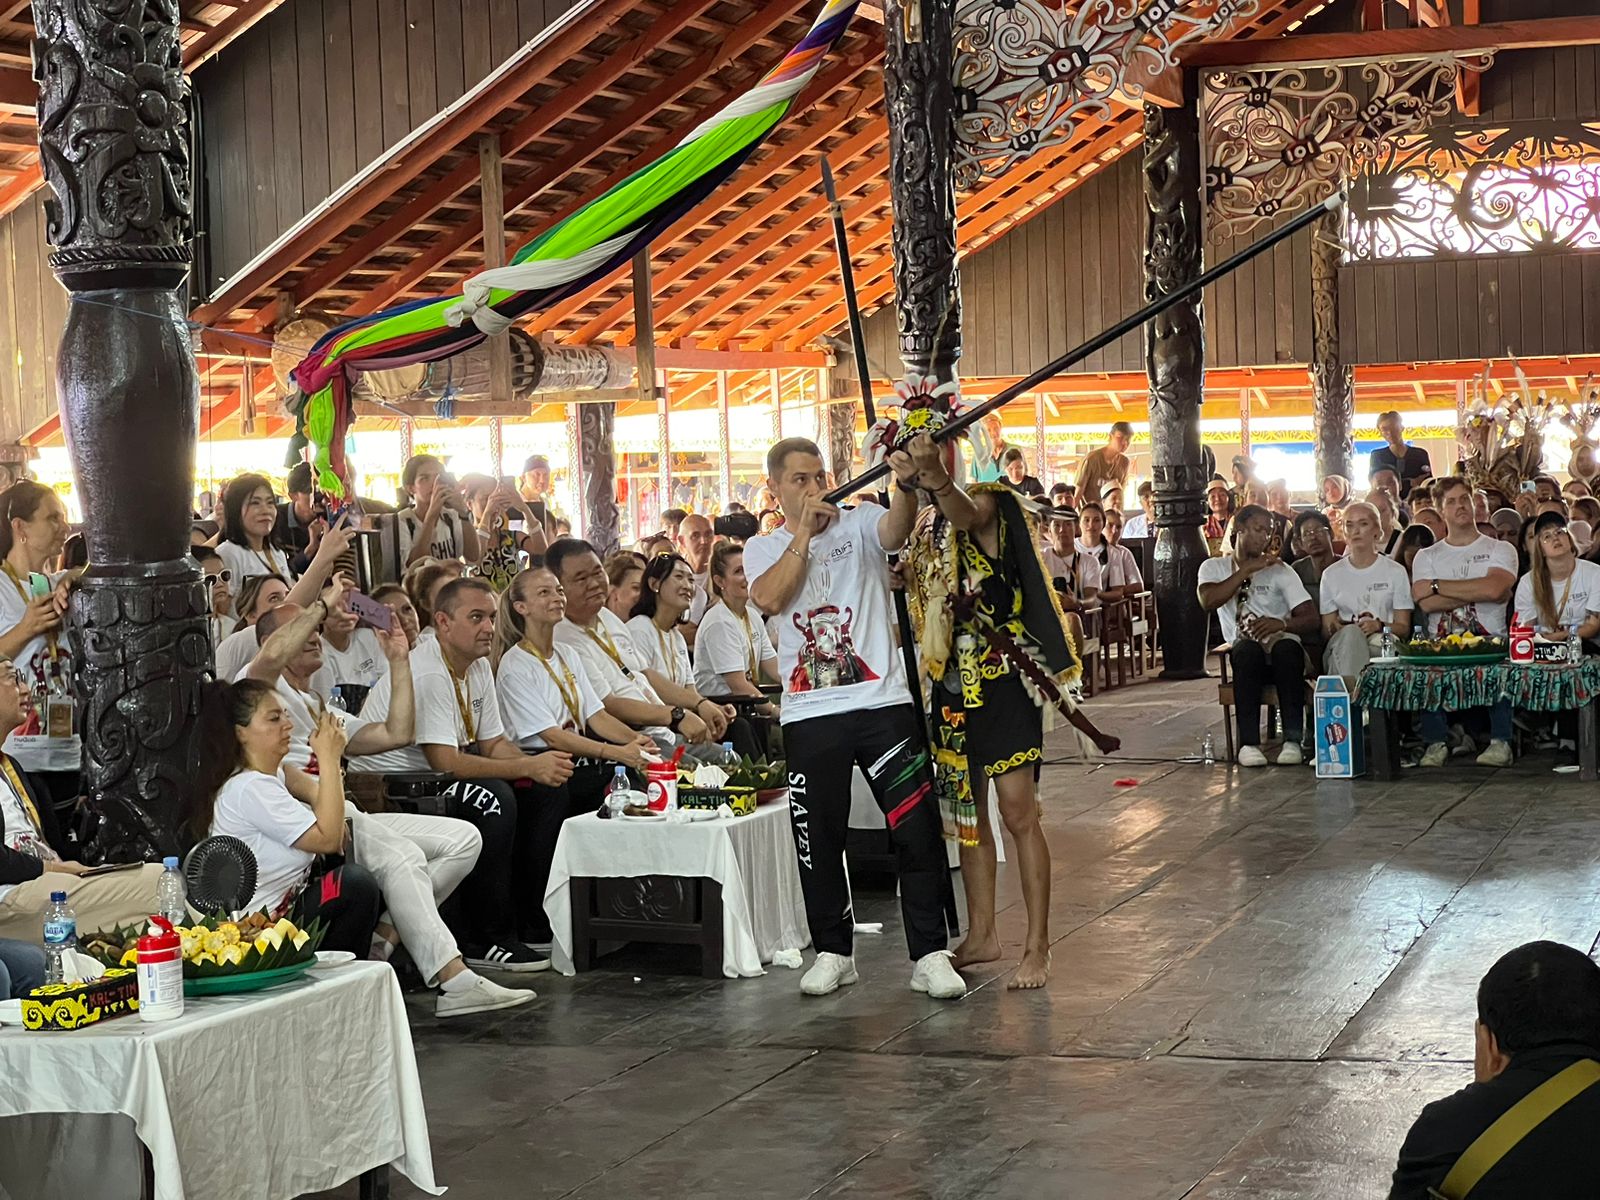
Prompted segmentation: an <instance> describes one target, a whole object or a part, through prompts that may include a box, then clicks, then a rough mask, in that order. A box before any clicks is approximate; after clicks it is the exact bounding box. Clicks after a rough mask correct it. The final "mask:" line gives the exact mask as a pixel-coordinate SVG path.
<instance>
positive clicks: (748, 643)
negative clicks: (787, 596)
mask: <svg viewBox="0 0 1600 1200" xmlns="http://www.w3.org/2000/svg"><path fill="white" fill-rule="evenodd" d="M745 622H748V624H746V623H745ZM752 650H753V651H754V653H753V654H752ZM777 657H778V652H777V651H776V650H774V649H773V647H772V640H771V639H770V638H769V637H767V626H766V623H765V622H764V621H762V619H761V614H760V613H758V612H757V611H756V610H755V609H754V608H753V607H750V606H748V605H747V606H746V608H745V610H744V621H740V619H739V618H738V617H736V616H735V615H734V614H733V611H732V610H731V609H729V607H728V606H727V605H726V604H718V605H715V606H713V607H712V608H711V610H710V611H709V612H707V613H706V619H705V620H704V621H701V622H700V632H699V633H697V634H695V636H694V690H695V691H697V692H699V693H700V694H701V695H702V696H712V697H715V696H726V695H727V694H728V681H727V680H725V679H723V676H724V675H726V674H727V673H728V672H730V671H737V672H738V673H739V674H741V675H749V674H750V673H751V669H750V668H751V660H752V658H753V659H754V661H755V672H756V678H755V679H754V680H753V681H752V682H760V670H761V664H762V663H764V662H766V661H767V660H768V659H773V658H777Z"/></svg>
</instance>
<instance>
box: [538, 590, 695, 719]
mask: <svg viewBox="0 0 1600 1200" xmlns="http://www.w3.org/2000/svg"><path fill="white" fill-rule="evenodd" d="M555 643H556V645H557V646H559V647H561V649H563V650H566V651H569V652H570V654H569V659H568V661H570V662H573V663H575V664H582V666H583V669H584V674H586V675H587V676H588V677H589V682H590V684H591V685H592V686H593V687H594V691H595V695H597V696H599V697H600V699H601V702H602V703H603V702H604V701H605V698H606V697H607V696H620V697H621V698H622V699H624V700H639V701H642V702H643V703H645V704H660V703H661V702H662V701H661V697H660V696H658V695H656V690H655V688H653V687H652V686H651V685H650V681H649V680H648V679H646V678H645V676H644V666H645V664H644V660H642V659H641V658H640V657H639V651H638V649H637V648H636V647H635V646H634V644H633V636H632V635H631V634H630V633H629V632H628V627H627V626H626V625H624V624H623V623H622V618H621V617H619V616H617V614H616V613H614V612H612V611H611V610H610V609H609V608H602V609H601V610H600V615H599V616H598V617H596V618H595V621H594V624H593V625H592V626H591V627H590V628H589V629H587V630H586V629H584V628H583V627H582V626H580V625H578V624H576V623H575V622H574V621H573V620H572V619H571V618H570V617H569V618H568V619H567V620H565V621H562V622H561V624H559V625H557V626H556V633H555ZM612 653H615V654H616V658H612V656H611V654H612ZM618 660H620V662H619V661H618ZM645 732H646V733H648V734H650V735H651V736H655V735H657V734H667V735H670V734H671V732H672V731H671V730H669V729H666V728H665V727H663V726H659V725H653V726H649V727H647V728H646V729H645Z"/></svg>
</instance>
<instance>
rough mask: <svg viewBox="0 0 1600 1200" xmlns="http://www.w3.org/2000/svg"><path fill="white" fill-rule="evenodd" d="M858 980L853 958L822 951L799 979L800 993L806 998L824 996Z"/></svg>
mask: <svg viewBox="0 0 1600 1200" xmlns="http://www.w3.org/2000/svg"><path fill="white" fill-rule="evenodd" d="M860 978H861V976H859V975H857V974H856V960H855V959H854V958H846V957H845V956H844V955H843V954H830V953H829V952H828V951H826V950H824V951H822V952H821V953H820V954H818V955H817V961H816V962H814V963H812V964H811V969H810V970H809V971H807V972H806V973H805V974H804V975H802V976H801V977H800V991H801V992H802V993H803V994H804V995H807V996H826V995H827V994H828V993H829V992H836V991H838V990H839V989H840V988H841V987H848V986H849V985H850V984H852V983H855V982H856V981H857V980H858V979H860Z"/></svg>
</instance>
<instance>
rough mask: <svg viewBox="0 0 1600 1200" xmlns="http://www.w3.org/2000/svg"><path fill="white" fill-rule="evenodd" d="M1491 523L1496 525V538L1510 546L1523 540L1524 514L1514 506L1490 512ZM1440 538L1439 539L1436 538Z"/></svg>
mask: <svg viewBox="0 0 1600 1200" xmlns="http://www.w3.org/2000/svg"><path fill="white" fill-rule="evenodd" d="M1489 524H1491V525H1493V526H1494V536H1495V540H1496V541H1499V542H1505V543H1506V544H1507V545H1509V546H1513V547H1515V546H1517V545H1519V544H1520V543H1521V541H1522V514H1521V513H1519V512H1518V511H1517V510H1516V509H1514V508H1497V509H1495V511H1494V512H1492V513H1490V514H1489ZM1435 540H1438V539H1435Z"/></svg>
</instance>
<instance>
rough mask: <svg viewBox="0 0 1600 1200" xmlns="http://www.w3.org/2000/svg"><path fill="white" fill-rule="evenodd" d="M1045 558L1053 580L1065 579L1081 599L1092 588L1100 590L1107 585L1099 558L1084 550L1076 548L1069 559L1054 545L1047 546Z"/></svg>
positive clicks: (1047, 569) (1045, 563) (1046, 567)
mask: <svg viewBox="0 0 1600 1200" xmlns="http://www.w3.org/2000/svg"><path fill="white" fill-rule="evenodd" d="M1043 558H1044V569H1045V570H1046V571H1048V572H1050V578H1051V580H1052V581H1054V580H1057V579H1065V580H1066V581H1067V586H1068V587H1069V588H1071V589H1072V594H1073V595H1074V596H1076V597H1077V598H1078V599H1079V600H1082V599H1083V598H1084V597H1085V596H1086V595H1087V594H1088V592H1089V591H1090V590H1093V591H1096V592H1098V591H1099V590H1100V589H1101V588H1103V587H1105V586H1106V585H1105V576H1104V574H1103V573H1102V572H1101V570H1100V562H1099V560H1098V559H1095V558H1093V557H1091V556H1090V555H1088V554H1086V553H1084V551H1082V550H1078V549H1074V551H1073V554H1072V557H1071V558H1070V559H1068V558H1063V557H1061V555H1060V554H1058V553H1057V552H1056V550H1055V548H1054V547H1053V546H1046V547H1045V548H1044V551H1043Z"/></svg>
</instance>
